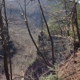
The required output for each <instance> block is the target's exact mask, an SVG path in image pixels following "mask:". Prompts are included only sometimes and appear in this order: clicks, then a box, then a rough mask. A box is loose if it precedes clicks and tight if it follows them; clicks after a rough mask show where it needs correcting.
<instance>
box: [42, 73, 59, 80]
mask: <svg viewBox="0 0 80 80" xmlns="http://www.w3.org/2000/svg"><path fill="white" fill-rule="evenodd" d="M41 80H58V76H57V75H52V74H50V75H48V76H47V77H42V78H41Z"/></svg>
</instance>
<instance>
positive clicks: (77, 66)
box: [59, 51, 80, 80]
mask: <svg viewBox="0 0 80 80" xmlns="http://www.w3.org/2000/svg"><path fill="white" fill-rule="evenodd" d="M59 69H60V70H59V74H60V78H61V79H60V80H80V51H78V52H76V55H75V57H74V55H73V54H72V55H71V57H70V58H69V59H68V60H66V61H65V63H63V64H62V65H61V66H60V68H59Z"/></svg>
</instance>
